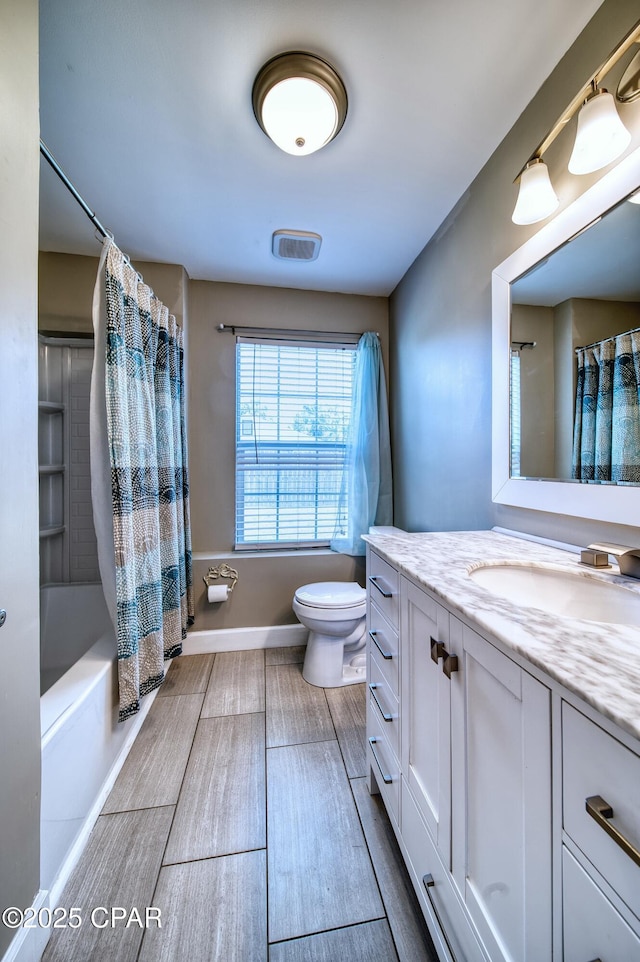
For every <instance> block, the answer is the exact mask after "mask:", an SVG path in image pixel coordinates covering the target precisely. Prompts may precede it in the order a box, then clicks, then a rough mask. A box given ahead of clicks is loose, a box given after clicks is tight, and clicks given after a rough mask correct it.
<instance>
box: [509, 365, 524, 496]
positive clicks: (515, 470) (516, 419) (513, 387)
mask: <svg viewBox="0 0 640 962" xmlns="http://www.w3.org/2000/svg"><path fill="white" fill-rule="evenodd" d="M520 397H521V390H520V353H519V351H514V350H512V351H511V378H510V381H509V407H510V418H509V421H510V424H511V457H510V461H511V477H513V478H519V477H520V447H521V421H522V414H521V409H520Z"/></svg>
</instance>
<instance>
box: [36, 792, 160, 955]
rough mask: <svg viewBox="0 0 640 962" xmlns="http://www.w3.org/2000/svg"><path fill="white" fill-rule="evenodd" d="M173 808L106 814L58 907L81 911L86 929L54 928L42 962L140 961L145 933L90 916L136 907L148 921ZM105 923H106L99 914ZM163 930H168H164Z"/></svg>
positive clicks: (97, 823)
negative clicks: (146, 914)
mask: <svg viewBox="0 0 640 962" xmlns="http://www.w3.org/2000/svg"><path fill="white" fill-rule="evenodd" d="M172 817H173V808H172V807H163V808H148V809H145V810H144V811H141V812H121V813H119V814H116V815H102V816H101V817H100V818H99V819H98V821H97V822H96V824H95V826H94V829H93V831H92V833H91V835H90V837H89V842H88V844H87V847H86V849H85V851H84V853H83V855H82V858H81V859H80V861H79V863H78V865H77V867H76V869H75V870H74V872H73V873H72V875H71V878H70V879H69V882H68V884H67V886H66V887H65V889H64V891H63V893H62V896H61V897H60V899H59V902H58V904H59V905H60V906H63V907H65V908H67V909H70V908H72V907H78V908H80V911H81V918H82V925H81V926H79V927H78V928H64V929H53V930H52V933H51V939H50V940H49V944H48V945H47V948H46V949H45V951H44V955H43V957H42V958H43V962H87V960H90V959H93V960H96V962H102V960H107V959H108V960H109V962H131V960H132V959H135V958H136V957H137V953H138V948H139V946H140V942H141V941H142V936H143V933H144V929H143V928H140V927H139V926H138V925H137V924H135V923H134V924H132V925H130V926H128V927H127V926H126V925H125V924H124V922H120V923H119V924H117V925H115V926H114V927H113V928H112V927H111V926H110V925H106V926H105V927H104V928H98V927H96V926H94V925H92V924H91V913H92V911H93V909H95V908H99V907H105V908H109V909H110V908H111V907H113V906H118V907H122V908H124V909H126V910H127V911H130V910H131V909H132V908H134V907H135V908H137V909H138V911H139V912H140V914H141V917H142V921H143V923H144V912H145V908H146V907H147V906H153V905H154V902H153V893H154V888H155V884H156V879H157V877H158V871H159V869H160V863H161V861H162V853H163V851H164V846H165V844H166V840H167V836H168V834H169V828H170V827H171V819H172ZM97 919H98V921H99V922H100V923H102V922H104V921H106V919H107V916H106V915H105V913H104V912H99V914H98V916H97ZM160 931H163V930H160Z"/></svg>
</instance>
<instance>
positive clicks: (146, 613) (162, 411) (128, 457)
mask: <svg viewBox="0 0 640 962" xmlns="http://www.w3.org/2000/svg"><path fill="white" fill-rule="evenodd" d="M93 323H94V331H95V362H94V369H93V375H92V384H91V475H92V485H91V487H92V499H93V505H94V520H95V527H96V536H97V539H98V558H99V564H100V573H101V577H102V582H103V587H104V591H105V598H106V600H107V606H108V608H109V611H110V614H111V617H112V620H113V623H114V626H115V629H116V636H117V644H118V681H119V689H120V711H119V718H120V721H124V720H125V719H126V718H128V717H129V716H130V715H133V714H135V713H136V712H137V711H138V710H139V708H140V698H141V697H142V696H143V695H145V694H146V693H148V692H150V691H152V690H153V689H154V688H157V687H158V686H159V685H160V684H161V682H162V680H163V678H164V660H165V659H166V658H173V657H174V656H176V655H179V654H180V653H181V651H182V640H183V638H184V637H185V636H186V629H187V625H188V624H189V623H190V622H191V621H192V620H193V588H192V582H193V578H192V569H191V533H190V524H189V486H188V477H187V451H186V432H185V417H184V372H183V348H182V332H181V330H180V328H179V327H178V325H177V323H176V319H175V317H173V315H170V314H169V311H168V309H167V308H166V307H165V306H164V304H162V303H161V302H160V301H159V300H158V298H157V297H156V296H155V294H154V293H153V291H152V290H151V289H150V288H149V287H147V286H146V285H145V284H144V283H143V282H142V279H141V278H140V276H139V275H138V274H137V272H136V271H135V270H134V269H133V268H132V266H131V264H130V263H129V261H128V259H127V258H125V256H124V255H123V254H122V252H121V251H120V250H119V249H118V247H117V246H116V245H115V244H114V243H113V241H111V240H110V239H108V238H107V239H106V240H105V244H104V248H103V251H102V256H101V258H100V265H99V268H98V277H97V280H96V287H95V291H94V302H93Z"/></svg>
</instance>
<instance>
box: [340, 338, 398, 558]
mask: <svg viewBox="0 0 640 962" xmlns="http://www.w3.org/2000/svg"><path fill="white" fill-rule="evenodd" d="M392 518H393V499H392V485H391V442H390V440H389V414H388V408H387V390H386V384H385V378H384V367H383V364H382V352H381V350H380V341H379V339H378V336H377V335H376V334H374V333H372V332H371V331H367V332H366V333H365V334H363V335H362V337H361V338H360V340H359V341H358V347H357V349H356V361H355V371H354V377H353V397H352V401H351V427H350V432H349V443H348V446H347V455H346V458H345V469H344V475H343V481H342V487H341V493H340V507H339V511H338V523H337V525H336V531H335V534H334V536H333V538H332V540H331V547H332V549H333V550H334V551H339V552H341V553H342V554H349V555H363V554H364V553H365V544H364V542H363V541H362V538H361V535H363V534H366V533H367V531H368V530H369V527H370V526H371V525H373V524H379V525H388V524H392Z"/></svg>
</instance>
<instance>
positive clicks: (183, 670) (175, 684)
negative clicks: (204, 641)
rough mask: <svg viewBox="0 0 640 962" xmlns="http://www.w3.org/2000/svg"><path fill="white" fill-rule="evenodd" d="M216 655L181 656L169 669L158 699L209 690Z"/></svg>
mask: <svg viewBox="0 0 640 962" xmlns="http://www.w3.org/2000/svg"><path fill="white" fill-rule="evenodd" d="M214 658H215V655H180V656H179V657H178V658H174V659H173V661H172V662H171V666H170V667H169V671H168V672H167V674H166V677H165V679H164V681H163V682H162V685H161V686H160V690H159V692H158V698H164V697H165V696H166V695H192V694H193V693H194V692H201V691H206V690H207V684H208V683H209V675H210V674H211V667H212V665H213V659H214Z"/></svg>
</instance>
